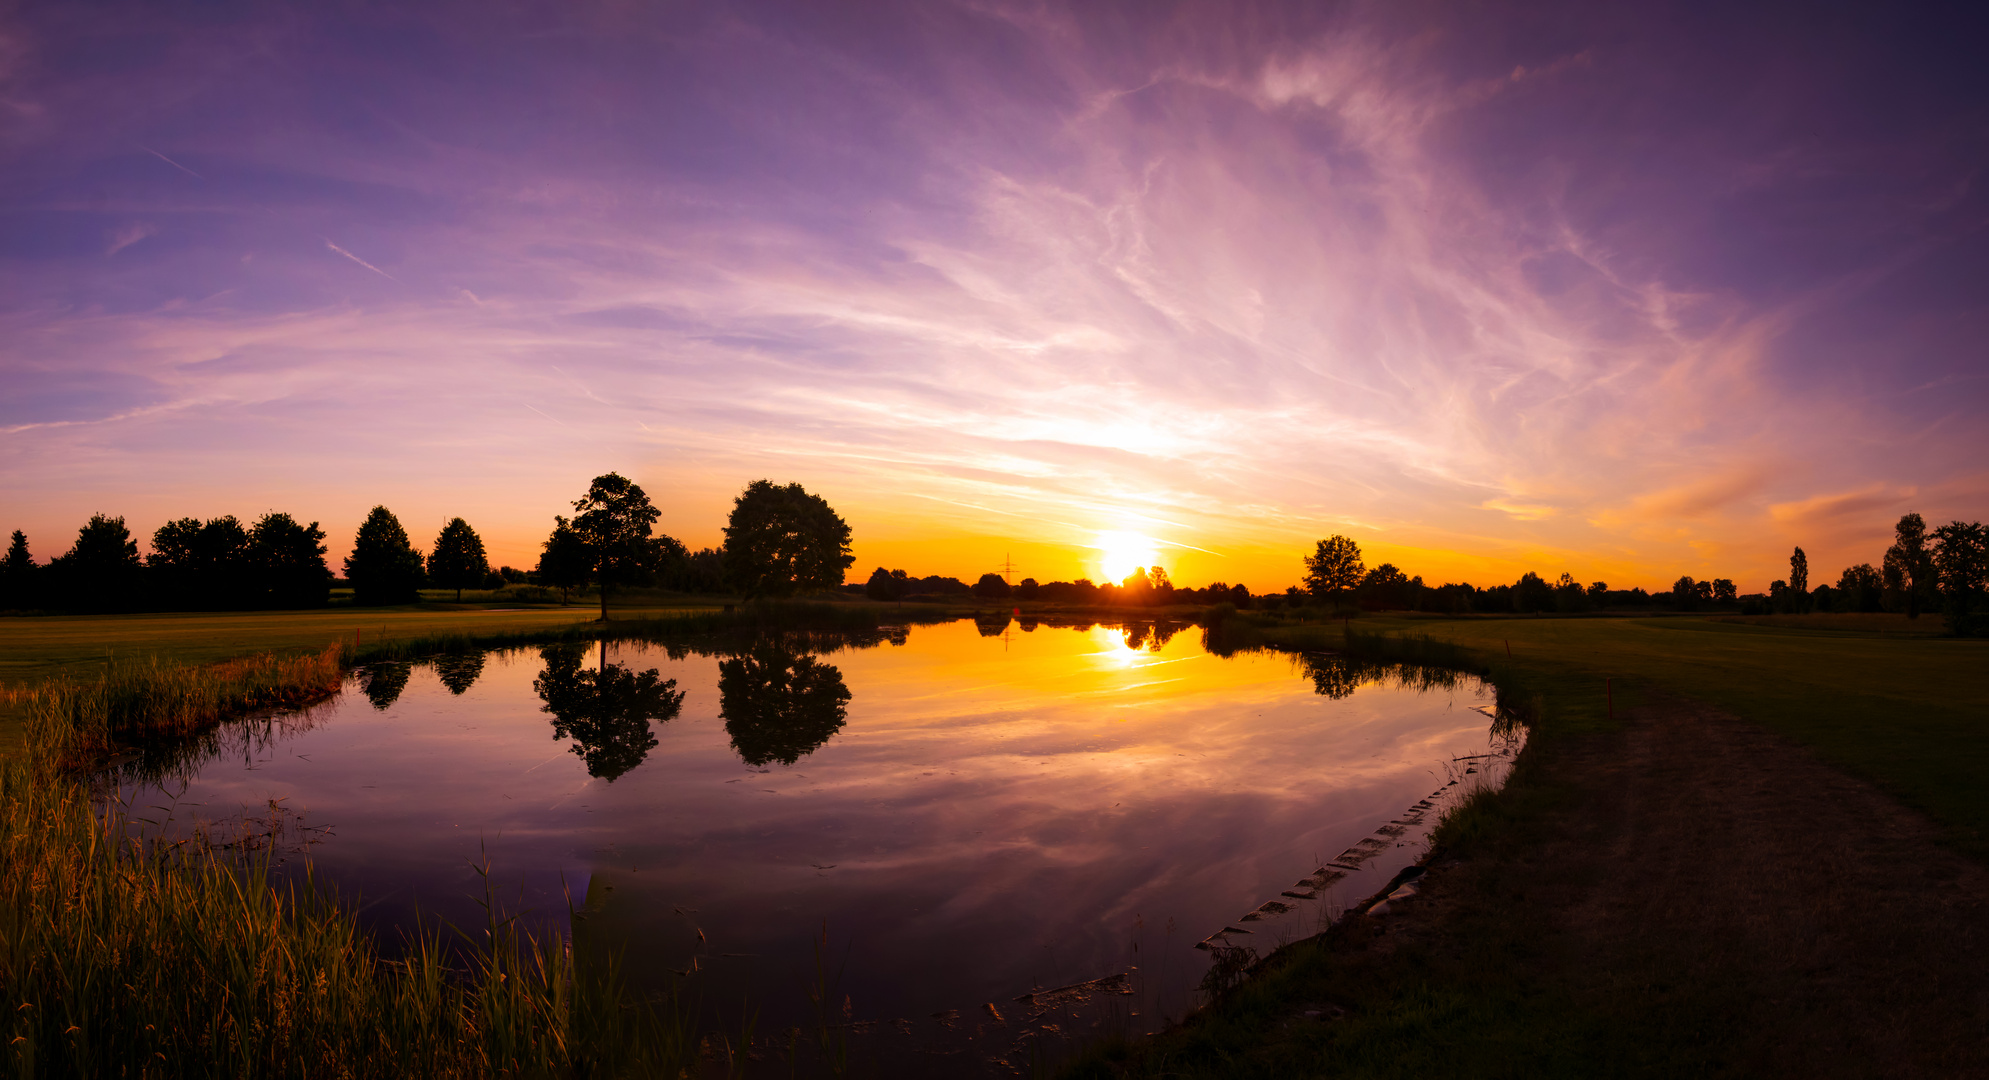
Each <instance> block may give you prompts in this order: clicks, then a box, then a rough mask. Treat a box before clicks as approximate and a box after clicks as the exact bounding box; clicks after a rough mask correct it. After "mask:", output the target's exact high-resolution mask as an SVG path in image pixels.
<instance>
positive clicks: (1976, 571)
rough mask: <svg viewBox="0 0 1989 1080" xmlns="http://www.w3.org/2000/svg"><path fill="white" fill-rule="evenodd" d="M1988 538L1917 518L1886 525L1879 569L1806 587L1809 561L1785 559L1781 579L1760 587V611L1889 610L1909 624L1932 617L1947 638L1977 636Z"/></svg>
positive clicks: (1984, 600)
mask: <svg viewBox="0 0 1989 1080" xmlns="http://www.w3.org/2000/svg"><path fill="white" fill-rule="evenodd" d="M1986 577H1989V531H1985V529H1984V528H1983V525H1982V523H1981V522H1979V521H1952V522H1949V523H1948V524H1946V525H1942V526H1940V527H1938V528H1934V529H1929V528H1928V527H1927V522H1926V519H1925V518H1923V517H1921V516H1920V515H1919V514H1907V515H1905V516H1903V517H1901V518H1900V519H1899V521H1898V522H1897V523H1896V524H1895V525H1894V526H1893V540H1892V544H1891V546H1889V547H1887V548H1886V550H1885V554H1884V555H1883V556H1882V557H1881V558H1880V559H1879V565H1877V566H1873V565H1872V564H1871V563H1859V564H1857V565H1855V566H1847V567H1845V568H1844V572H1843V573H1841V574H1839V575H1838V576H1837V584H1836V586H1835V587H1832V586H1830V585H1827V584H1819V585H1817V586H1816V588H1815V589H1811V588H1810V587H1809V556H1808V555H1806V554H1805V553H1804V552H1803V549H1801V548H1797V549H1795V552H1794V553H1793V554H1792V555H1790V556H1789V576H1788V578H1787V579H1786V580H1778V581H1776V582H1775V583H1774V584H1772V585H1770V586H1769V587H1768V596H1767V597H1766V605H1765V606H1766V607H1767V608H1769V609H1771V610H1774V611H1778V612H1787V613H1792V614H1800V613H1805V612H1811V611H1893V612H1899V613H1902V614H1904V615H1905V616H1906V617H1907V618H1911V619H1917V618H1919V617H1920V615H1921V613H1922V612H1926V611H1934V610H1939V611H1941V612H1942V613H1943V615H1944V616H1945V617H1946V619H1947V623H1948V628H1949V630H1950V631H1952V632H1954V633H1957V634H1970V633H1979V632H1982V631H1983V630H1984V628H1985V626H1986V625H1989V595H1985V592H1984V580H1985V578H1986Z"/></svg>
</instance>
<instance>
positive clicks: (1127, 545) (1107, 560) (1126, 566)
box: [1092, 532, 1160, 585]
mask: <svg viewBox="0 0 1989 1080" xmlns="http://www.w3.org/2000/svg"><path fill="white" fill-rule="evenodd" d="M1092 546H1093V547H1095V548H1097V549H1098V569H1099V571H1100V572H1101V573H1103V574H1104V575H1105V581H1124V580H1125V579H1126V575H1127V574H1130V573H1132V572H1133V570H1134V569H1136V568H1139V567H1146V566H1152V565H1153V564H1154V563H1156V562H1159V561H1160V542H1159V541H1158V540H1155V539H1154V538H1153V537H1151V536H1144V535H1142V534H1140V533H1134V532H1101V533H1099V534H1098V542H1097V543H1096V544H1093V545H1092ZM1099 584H1101V585H1102V584H1104V581H1101V582H1099Z"/></svg>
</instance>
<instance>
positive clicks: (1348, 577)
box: [1305, 535, 1367, 600]
mask: <svg viewBox="0 0 1989 1080" xmlns="http://www.w3.org/2000/svg"><path fill="white" fill-rule="evenodd" d="M1366 570H1367V567H1366V566H1365V565H1364V564H1363V563H1362V562H1361V547H1360V545H1359V544H1356V543H1354V542H1353V541H1352V540H1349V539H1347V538H1346V537H1344V536H1339V535H1334V536H1330V537H1327V538H1326V539H1324V540H1321V541H1319V546H1318V547H1316V548H1314V549H1313V552H1312V554H1310V555H1307V556H1306V557H1305V588H1306V591H1307V592H1310V593H1311V594H1312V596H1313V598H1314V599H1318V600H1329V599H1338V598H1339V597H1341V596H1342V595H1344V594H1346V593H1348V592H1350V591H1352V590H1353V589H1354V588H1356V587H1357V586H1359V585H1360V583H1361V577H1362V576H1363V574H1365V573H1366Z"/></svg>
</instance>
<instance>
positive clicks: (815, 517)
mask: <svg viewBox="0 0 1989 1080" xmlns="http://www.w3.org/2000/svg"><path fill="white" fill-rule="evenodd" d="M855 561H856V558H855V556H853V555H851V554H850V528H849V523H848V522H846V521H844V520H843V519H842V518H841V517H839V516H837V514H836V512H835V510H834V509H832V508H831V507H830V506H829V504H828V503H827V502H826V501H824V500H823V499H822V497H821V496H819V495H810V494H809V493H808V492H807V491H806V490H805V489H803V488H802V486H801V485H800V484H788V485H787V486H785V487H778V486H775V484H774V483H773V482H772V481H771V480H755V481H753V482H752V483H750V484H748V485H746V490H745V491H743V492H741V493H740V494H739V497H738V498H737V499H734V500H733V501H732V516H731V517H730V518H729V519H728V520H727V521H726V523H725V574H726V577H727V578H729V579H730V580H731V582H732V585H733V587H734V588H736V589H738V590H739V591H740V592H741V593H742V594H743V595H744V596H745V597H746V599H748V600H751V599H755V598H758V597H762V596H768V597H782V596H793V595H794V594H796V593H809V592H821V591H823V590H826V589H833V588H836V587H838V586H840V585H841V584H842V583H843V573H844V572H845V571H847V570H848V569H849V566H850V564H851V563H853V562H855Z"/></svg>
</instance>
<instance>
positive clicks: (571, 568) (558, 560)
mask: <svg viewBox="0 0 1989 1080" xmlns="http://www.w3.org/2000/svg"><path fill="white" fill-rule="evenodd" d="M540 547H541V550H540V552H539V566H538V569H537V571H536V573H537V574H538V575H539V584H541V585H545V586H548V587H550V588H554V589H558V590H559V602H560V603H562V604H564V603H566V602H567V592H568V591H569V590H571V589H578V588H580V587H581V586H583V585H585V584H587V577H588V575H589V574H591V573H592V572H593V570H594V554H593V552H591V551H589V550H587V540H586V538H585V537H583V536H581V535H580V534H579V533H577V532H574V531H573V523H572V522H570V521H568V520H566V519H565V518H563V517H560V516H558V515H557V514H555V515H553V531H552V535H551V536H548V537H546V542H545V543H544V544H542V545H540Z"/></svg>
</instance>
